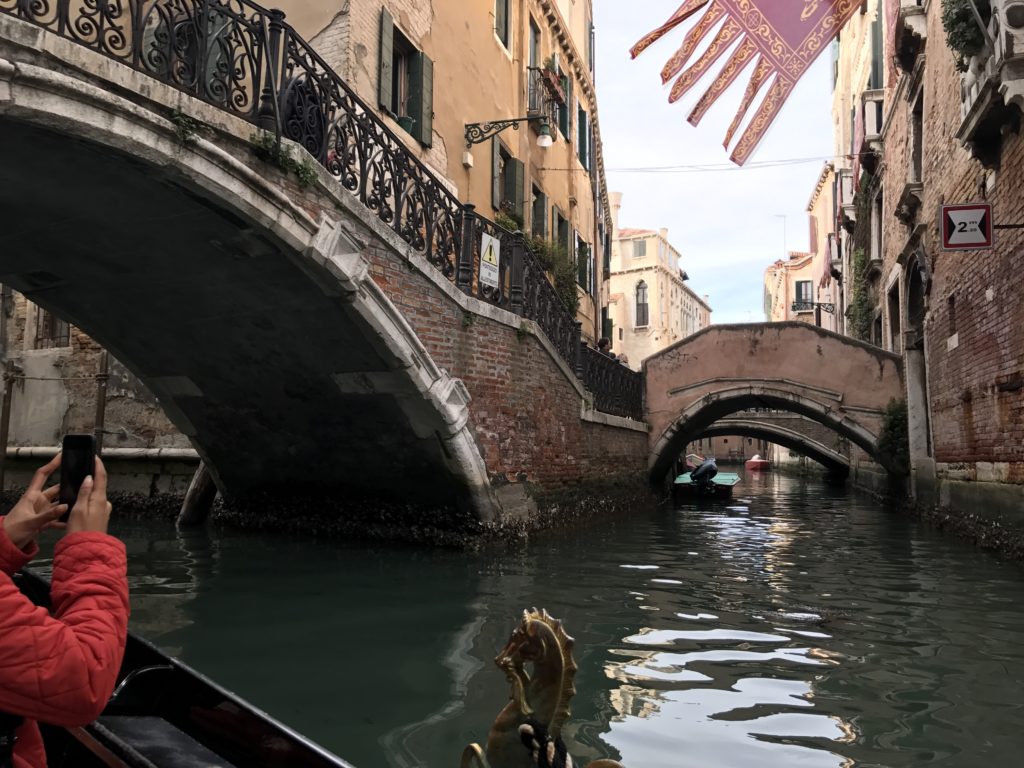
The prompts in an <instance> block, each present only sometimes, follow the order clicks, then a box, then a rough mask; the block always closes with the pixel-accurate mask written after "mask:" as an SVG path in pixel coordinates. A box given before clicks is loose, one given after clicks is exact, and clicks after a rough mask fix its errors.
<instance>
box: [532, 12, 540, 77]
mask: <svg viewBox="0 0 1024 768" xmlns="http://www.w3.org/2000/svg"><path fill="white" fill-rule="evenodd" d="M539 66H540V27H538V26H537V22H536V21H534V20H533V17H532V16H531V17H530V68H531V69H536V68H537V67H539Z"/></svg>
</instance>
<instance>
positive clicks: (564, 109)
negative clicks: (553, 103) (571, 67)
mask: <svg viewBox="0 0 1024 768" xmlns="http://www.w3.org/2000/svg"><path fill="white" fill-rule="evenodd" d="M558 75H559V77H560V78H561V79H562V91H563V92H564V93H565V104H559V105H558V130H560V131H561V132H562V135H563V136H564V137H565V138H566V139H571V138H572V113H571V112H570V111H569V110H570V109H571V108H572V104H573V100H572V80H571V79H570V78H569V77H568V76H567V75H565V74H563V73H562V71H561V70H559V71H558Z"/></svg>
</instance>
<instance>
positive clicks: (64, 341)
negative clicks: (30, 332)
mask: <svg viewBox="0 0 1024 768" xmlns="http://www.w3.org/2000/svg"><path fill="white" fill-rule="evenodd" d="M69 346H71V328H70V326H69V325H68V324H67V323H66V322H64V321H63V320H61V319H60V318H59V317H57V316H56V315H54V314H51V313H50V312H47V311H46V310H45V309H43V308H42V307H36V340H35V346H34V347H33V349H55V348H57V347H69Z"/></svg>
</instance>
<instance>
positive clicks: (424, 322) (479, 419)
mask: <svg viewBox="0 0 1024 768" xmlns="http://www.w3.org/2000/svg"><path fill="white" fill-rule="evenodd" d="M367 255H368V257H369V260H370V263H371V274H372V276H373V279H374V280H375V281H376V282H377V284H378V285H380V286H381V288H383V289H384V290H385V291H386V292H387V294H388V296H389V297H390V298H391V300H392V301H393V302H394V303H395V304H396V305H397V306H398V307H399V309H400V310H401V311H402V314H403V315H404V316H405V318H406V320H407V321H408V322H409V323H410V325H412V327H413V328H414V329H415V331H416V333H417V335H418V336H419V338H420V340H421V341H422V342H423V344H424V345H425V346H426V348H427V349H428V350H429V351H430V354H431V356H432V357H433V359H434V361H435V362H436V363H437V364H438V365H439V366H441V367H442V368H445V369H447V370H448V371H449V373H451V374H452V375H453V376H457V377H458V378H460V379H462V381H463V382H464V383H465V385H466V388H467V389H468V390H469V393H470V395H471V397H472V400H471V402H470V404H469V410H470V422H471V424H472V427H473V431H474V433H475V435H476V439H477V443H478V444H479V446H480V450H481V453H482V455H483V457H484V461H485V462H486V464H487V468H488V471H489V473H490V475H491V478H492V481H495V482H498V483H501V482H504V481H509V482H517V481H526V482H530V483H536V484H538V485H540V486H542V487H543V489H544V490H545V491H554V490H558V489H559V488H562V487H565V486H571V485H575V484H577V483H579V482H581V481H584V480H594V479H601V478H614V477H616V476H621V475H630V476H633V477H637V476H639V475H641V474H642V473H643V472H644V470H645V468H646V460H647V435H646V433H644V432H636V431H631V430H627V429H622V428H618V427H613V426H608V425H603V424H597V423H593V422H588V421H584V420H583V419H582V418H581V404H582V403H581V398H580V395H579V392H578V391H577V389H576V388H575V387H574V386H573V385H572V383H571V382H570V380H569V379H568V378H567V377H566V375H565V372H564V370H563V369H562V368H561V367H559V366H558V365H557V364H556V363H555V361H554V360H552V358H551V356H550V354H549V353H548V351H547V350H546V349H545V347H544V346H543V345H542V344H541V343H540V342H539V341H538V340H537V338H536V337H534V336H532V335H529V334H527V335H523V336H522V338H520V335H521V334H518V333H517V331H516V329H515V328H511V327H509V326H507V325H504V324H502V323H498V322H496V321H494V320H492V319H490V318H487V317H483V316H480V315H473V314H466V313H464V312H463V311H462V309H461V308H460V307H459V306H458V305H456V304H455V303H454V302H453V301H451V299H450V298H448V297H447V296H445V295H443V294H442V293H441V292H440V291H438V289H437V288H436V286H434V285H433V283H431V281H429V280H427V279H426V278H425V277H424V276H422V275H421V274H419V273H417V272H414V271H412V270H411V269H410V268H409V266H408V265H407V264H405V263H404V262H403V261H402V260H401V259H400V257H398V256H397V255H396V254H395V253H394V252H393V251H391V250H390V249H387V248H385V247H380V246H377V247H370V248H369V249H368V251H367Z"/></svg>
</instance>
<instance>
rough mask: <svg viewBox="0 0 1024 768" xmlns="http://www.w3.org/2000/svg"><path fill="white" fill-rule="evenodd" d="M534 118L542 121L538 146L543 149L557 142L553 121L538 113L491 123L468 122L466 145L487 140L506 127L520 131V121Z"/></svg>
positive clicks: (524, 121) (531, 120) (525, 121)
mask: <svg viewBox="0 0 1024 768" xmlns="http://www.w3.org/2000/svg"><path fill="white" fill-rule="evenodd" d="M534 120H537V121H539V122H540V130H539V131H538V134H537V146H538V147H540V148H541V149H547V148H548V147H550V146H551V145H552V144H554V143H555V135H554V134H553V133H552V132H551V123H550V122H548V118H547V117H545V116H544V115H537V116H536V117H517V118H513V119H512V120H494V121H493V122H490V123H467V124H466V146H467V147H472V146H473V145H474V144H479V143H480V142H482V141H487V139H489V138H491V137H492V136H497V135H498V134H499V133H501V132H502V131H504V130H505V129H506V128H511V129H512V130H514V131H518V130H519V124H520V123H530V122H533V121H534Z"/></svg>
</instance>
